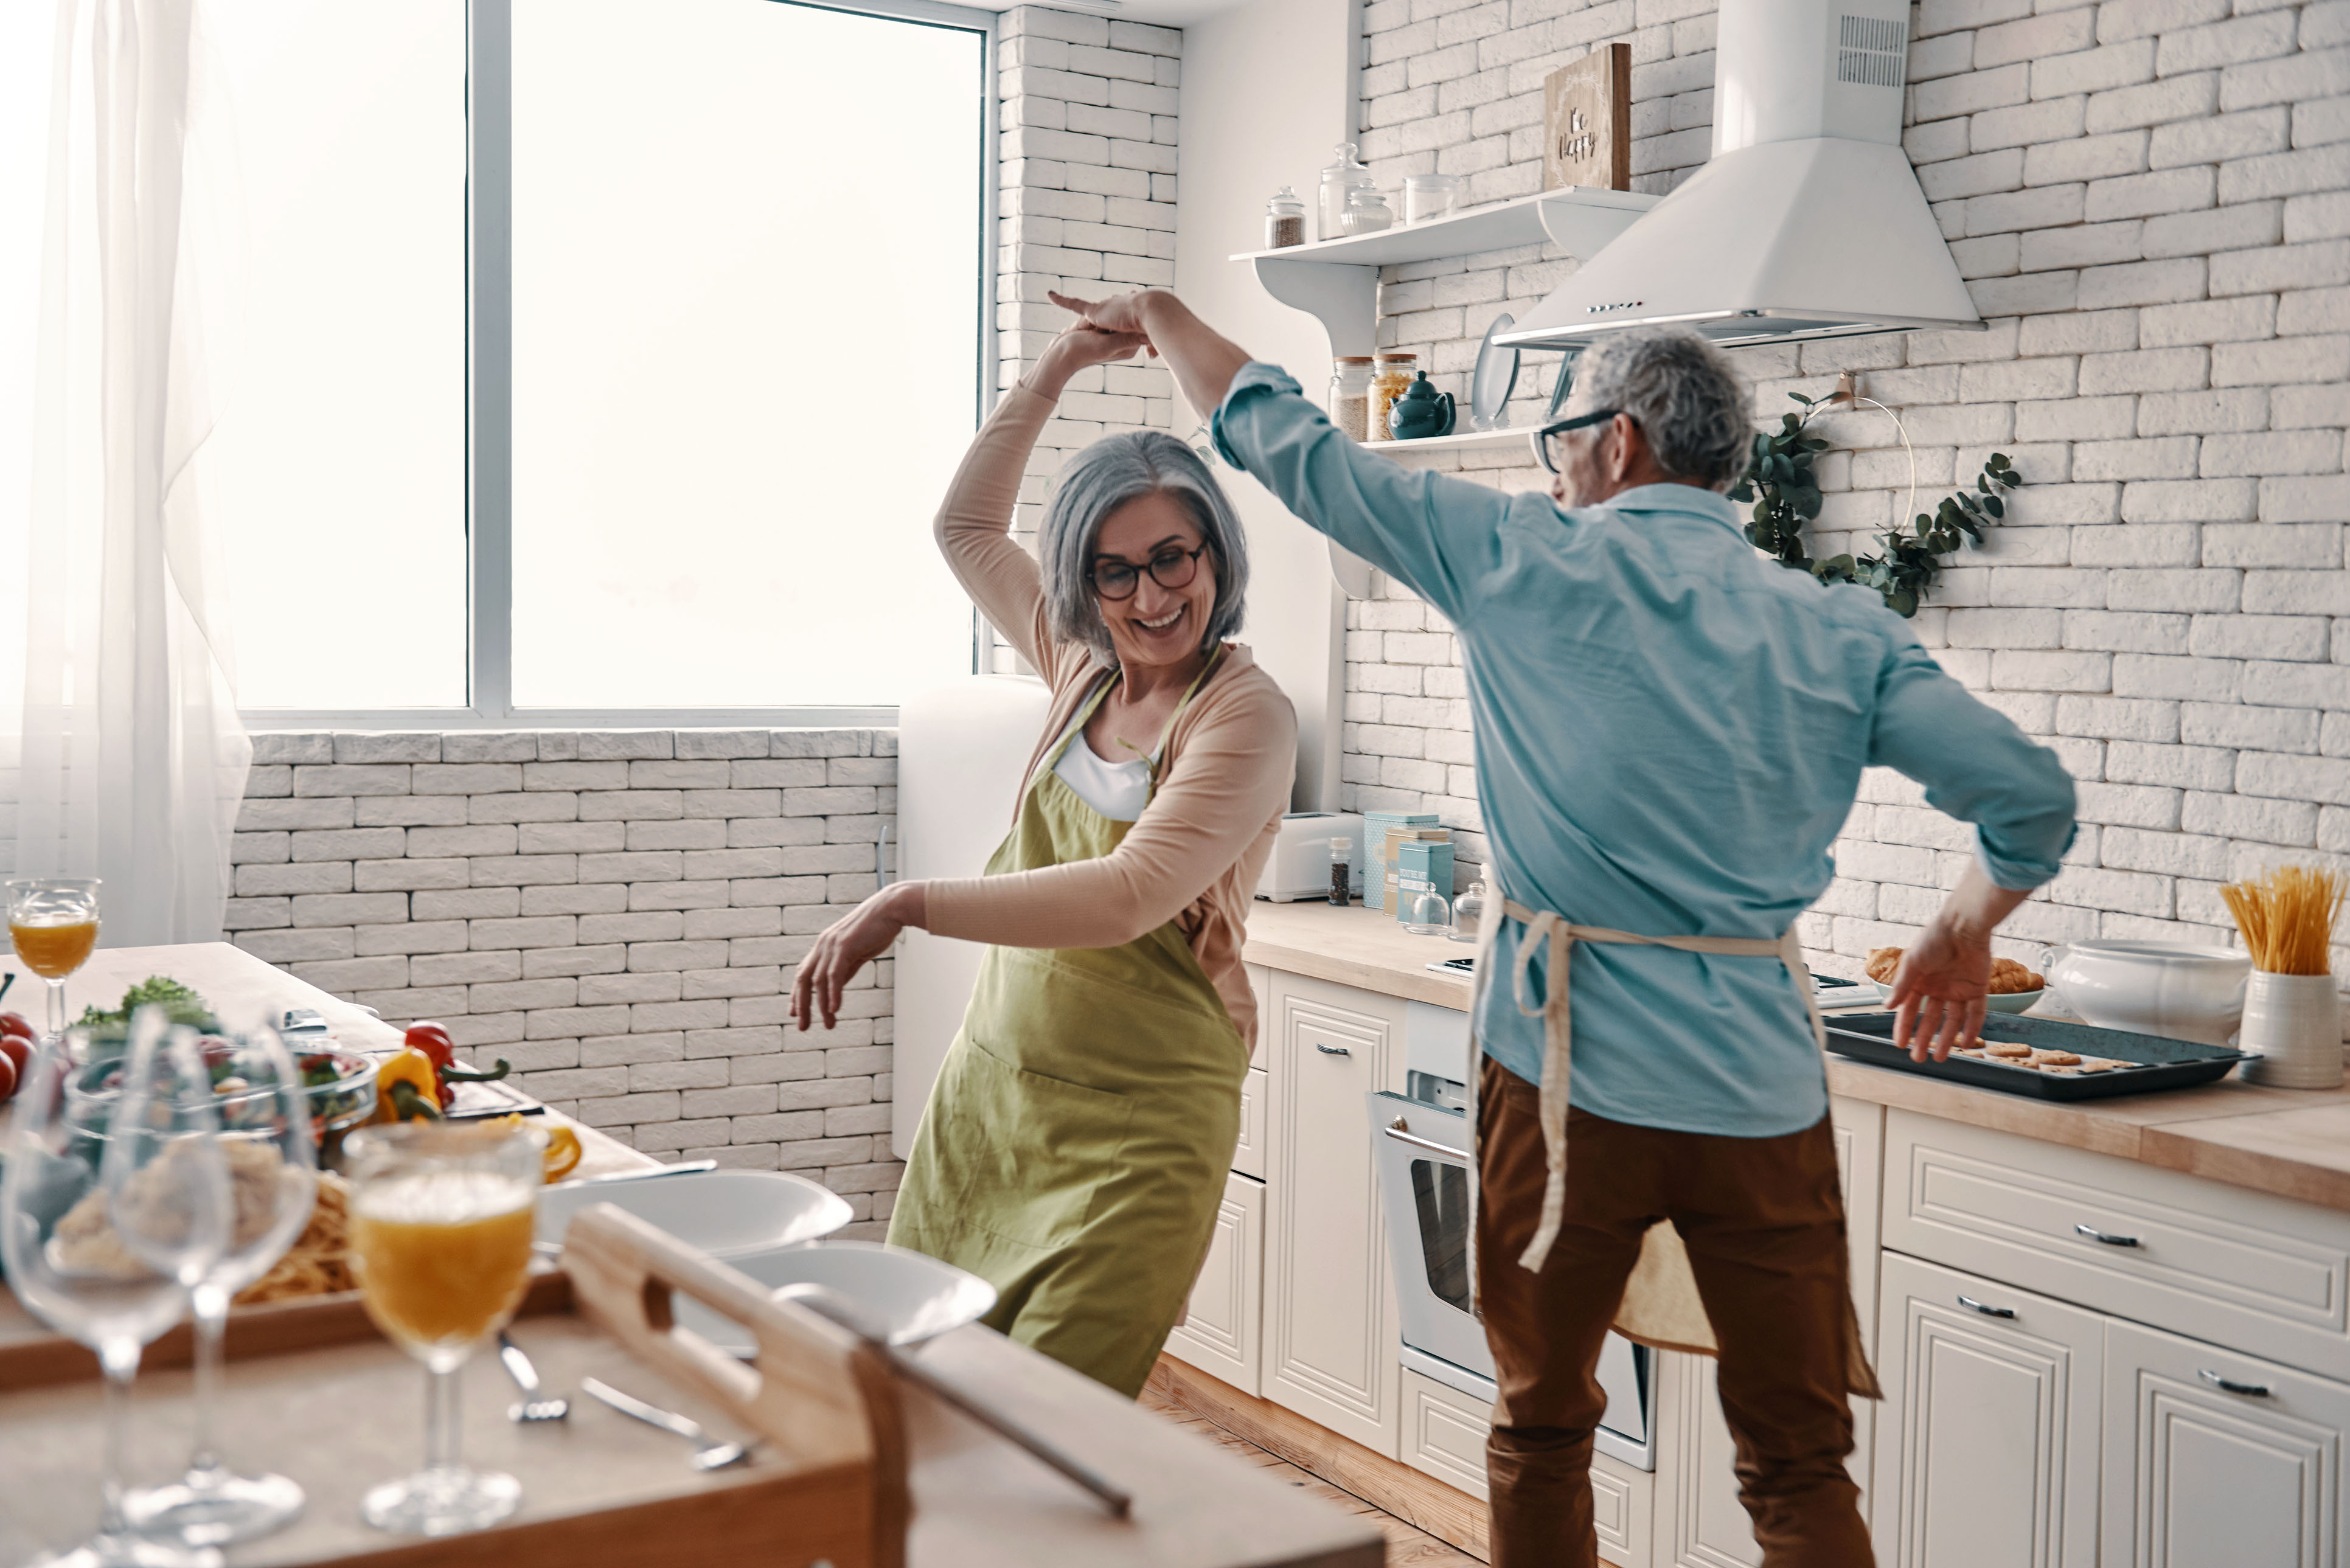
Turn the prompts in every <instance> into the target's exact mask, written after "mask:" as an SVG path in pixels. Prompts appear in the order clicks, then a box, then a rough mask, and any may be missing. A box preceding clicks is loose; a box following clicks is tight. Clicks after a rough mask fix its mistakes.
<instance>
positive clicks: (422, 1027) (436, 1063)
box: [401, 1022, 457, 1070]
mask: <svg viewBox="0 0 2350 1568" xmlns="http://www.w3.org/2000/svg"><path fill="white" fill-rule="evenodd" d="M401 1044H405V1045H407V1046H408V1047H409V1048H410V1049H411V1050H415V1051H421V1052H423V1053H424V1054H426V1055H427V1056H430V1057H432V1065H433V1067H434V1069H435V1070H438V1069H440V1068H442V1067H447V1066H450V1065H452V1064H454V1063H455V1062H456V1060H457V1046H456V1044H455V1042H453V1041H452V1040H451V1039H450V1038H449V1032H448V1031H447V1030H446V1029H443V1028H442V1027H441V1025H439V1024H438V1023H431V1022H425V1023H411V1024H410V1025H409V1026H408V1033H407V1035H406V1037H405V1038H404V1039H403V1041H402V1042H401Z"/></svg>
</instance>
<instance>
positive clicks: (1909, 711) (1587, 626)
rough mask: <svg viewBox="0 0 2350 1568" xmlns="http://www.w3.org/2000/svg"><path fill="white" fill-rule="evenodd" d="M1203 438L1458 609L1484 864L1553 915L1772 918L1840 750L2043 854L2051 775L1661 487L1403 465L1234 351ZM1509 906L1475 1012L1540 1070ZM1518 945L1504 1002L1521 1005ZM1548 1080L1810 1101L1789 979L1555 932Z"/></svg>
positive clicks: (1611, 922)
mask: <svg viewBox="0 0 2350 1568" xmlns="http://www.w3.org/2000/svg"><path fill="white" fill-rule="evenodd" d="M1215 441H1216V447H1217V450H1218V451H1219V452H1222V454H1223V455H1224V457H1225V458H1226V459H1227V461H1229V462H1232V463H1234V464H1235V465H1237V466H1239V467H1242V468H1244V469H1246V470H1247V471H1248V472H1250V473H1252V474H1253V475H1255V476H1256V478H1257V479H1259V480H1260V481H1262V482H1263V483H1264V484H1265V485H1266V486H1267V487H1268V488H1269V489H1271V490H1272V492H1273V493H1274V494H1275V495H1277V496H1279V497H1280V498H1281V500H1282V501H1283V503H1284V504H1286V505H1287V506H1288V507H1289V509H1290V510H1291V511H1292V512H1294V513H1295V514H1297V515H1298V516H1299V517H1301V518H1303V519H1305V522H1306V523H1307V524H1310V525H1311V526H1313V527H1314V528H1315V529H1317V530H1319V531H1320V532H1322V533H1324V534H1326V535H1329V536H1330V537H1331V538H1333V539H1335V540H1336V541H1337V542H1338V543H1339V544H1341V545H1345V546H1346V547H1347V549H1349V550H1352V551H1353V552H1355V554H1357V555H1358V556H1362V557H1364V558H1365V559H1366V560H1368V561H1370V562H1371V563H1372V564H1374V565H1375V566H1378V567H1379V568H1381V569H1382V570H1384V571H1386V572H1388V574H1389V575H1391V576H1394V577H1395V578H1397V580H1399V581H1400V582H1402V583H1405V584H1407V585H1409V587H1411V588H1412V589H1413V591H1415V592H1416V593H1418V594H1419V595H1420V597H1423V598H1425V599H1426V600H1427V601H1428V602H1429V603H1430V605H1432V606H1434V607H1436V608H1437V609H1438V610H1439V611H1440V612H1441V613H1442V614H1443V615H1444V616H1445V617H1446V618H1449V619H1450V620H1451V622H1452V624H1453V626H1454V628H1457V630H1458V633H1459V636H1460V639H1461V653H1462V662H1463V663H1464V664H1465V665H1466V666H1467V676H1468V683H1469V698H1470V703H1471V711H1472V712H1473V714H1474V717H1475V720H1476V758H1477V795H1478V802H1479V805H1481V807H1482V810H1483V813H1484V818H1485V831H1486V833H1487V834H1488V835H1489V836H1490V837H1491V839H1492V852H1493V858H1494V860H1495V862H1496V864H1495V866H1494V867H1492V869H1493V871H1494V872H1495V873H1496V875H1497V877H1498V880H1499V884H1500V885H1501V886H1502V887H1503V888H1506V890H1507V891H1508V893H1509V896H1510V897H1511V898H1514V899H1516V900H1517V901H1518V902H1519V903H1521V904H1523V905H1526V906H1528V907H1530V908H1533V909H1554V910H1556V911H1557V912H1558V913H1559V914H1561V915H1563V916H1565V918H1566V919H1569V920H1572V921H1574V922H1575V923H1576V924H1579V925H1590V926H1603V927H1607V928H1610V929H1616V930H1623V931H1635V932H1638V933H1640V934H1642V935H1646V936H1718V937H1748V938H1765V939H1775V938H1777V937H1778V936H1779V935H1780V933H1782V932H1783V931H1784V930H1785V929H1787V928H1788V927H1789V926H1790V925H1792V924H1793V923H1794V920H1795V919H1796V917H1797V916H1799V915H1801V914H1802V913H1803V912H1804V909H1807V908H1809V907H1810V905H1811V902H1812V900H1813V899H1814V898H1818V897H1819V896H1820V894H1821V892H1822V891H1823V890H1825V888H1826V887H1827V885H1828V882H1829V880H1830V878H1832V877H1834V876H1835V862H1834V860H1833V859H1832V858H1831V857H1830V853H1829V852H1830V849H1831V847H1832V846H1834V844H1835V837H1836V834H1837V832H1838V830H1839V829H1840V828H1841V827H1842V826H1843V825H1844V820H1845V817H1846V815H1847V814H1848V813H1849V812H1850V811H1851V809H1852V805H1853V798H1854V795H1855V793H1856V791H1857V789H1858V787H1859V784H1860V774H1861V770H1862V769H1863V768H1865V767H1870V766H1885V767H1891V768H1895V769H1898V771H1899V772H1901V773H1903V774H1908V776H1909V777H1910V778H1913V779H1916V780H1917V781H1918V782H1919V783H1920V784H1924V785H1925V786H1926V798H1927V800H1928V801H1929V803H1930V804H1931V805H1934V806H1935V807H1937V808H1938V809H1939V810H1941V811H1944V812H1947V813H1949V814H1950V815H1952V816H1955V817H1958V818H1960V819H1962V820H1964V821H1969V822H1972V823H1973V824H1975V825H1976V835H1975V841H1976V854H1977V856H1978V857H1979V858H1980V860H1981V864H1982V866H1983V868H1984V869H1985V870H1986V871H1988V872H1989V873H1990V875H1991V879H1992V880H1993V881H1995V882H1997V883H1998V884H1999V885H2000V886H2002V887H2003V888H2033V887H2037V886H2039V885H2040V884H2041V883H2043V882H2045V881H2047V880H2048V879H2049V878H2050V877H2054V876H2055V874H2056V870H2057V864H2058V858H2059V857H2061V856H2062V855H2063V854H2064V850H2065V849H2066V848H2067V847H2068V846H2070V845H2071V843H2072V839H2073V782H2072V780H2071V779H2070V778H2068V777H2067V776H2066V775H2065V773H2064V767H2063V766H2062V764H2060V763H2058V762H2057V760H2056V757H2055V755H2054V753H2051V752H2050V751H2048V750H2047V749H2045V748H2044V747H2042V746H2038V745H2035V744H2033V742H2032V741H2031V740H2029V739H2028V738H2027V737H2026V736H2025V735H2024V734H2023V732H2022V731H2021V730H2019V729H2017V728H2016V727H2015V725H2014V724H2013V723H2012V722H2010V721H2009V720H2008V719H2007V718H2006V716H2005V715H2003V714H2002V713H2000V712H1998V711H1995V710H1993V709H1991V708H1990V707H1987V706H1986V705H1984V704H1983V703H1981V702H1980V701H1977V700H1976V699H1975V698H1974V697H1973V696H1972V695H1971V694H1970V693H1969V692H1968V691H1967V690H1966V688H1964V687H1963V686H1961V685H1960V684H1959V682H1958V681H1956V680H1952V679H1951V678H1950V676H1948V675H1946V674H1944V673H1943V671H1942V669H1941V667H1940V666H1939V665H1938V664H1936V663H1935V662H1934V660H1933V659H1932V658H1931V656H1929V654H1928V653H1927V651H1926V649H1924V648H1923V647H1922V646H1920V645H1919V643H1918V639H1917V637H1916V635H1915V634H1914V633H1912V632H1911V631H1910V629H1909V628H1908V623H1906V622H1905V621H1903V620H1902V619H1901V618H1899V617H1898V616H1896V615H1894V614H1893V613H1892V612H1891V611H1890V610H1888V609H1887V608H1886V607H1885V606H1884V604H1883V602H1882V601H1881V600H1880V599H1879V598H1878V597H1877V594H1876V592H1875V591H1874V590H1872V589H1868V588H1863V587H1854V586H1850V585H1844V586H1837V587H1827V586H1825V585H1823V584H1821V583H1819V582H1817V581H1815V580H1814V578H1813V577H1811V576H1809V575H1808V574H1806V573H1804V572H1795V571H1790V570H1788V569H1787V568H1786V567H1784V566H1780V565H1778V564H1777V563H1776V562H1774V561H1772V560H1770V559H1768V558H1766V557H1765V556H1762V555H1761V554H1760V553H1758V552H1757V551H1756V550H1755V549H1754V548H1753V547H1752V545H1749V544H1748V543H1747V541H1746V538H1745V535H1743V533H1742V531H1741V530H1740V527H1739V523H1738V516H1737V514H1736V513H1735V512H1734V511H1733V510H1732V509H1731V504H1730V503H1729V502H1728V501H1726V500H1724V499H1723V498H1722V497H1721V496H1720V495H1717V494H1714V493H1711V492H1710V491H1703V490H1699V489H1696V488H1694V487H1692V486H1690V485H1686V484H1651V485H1644V486H1641V487H1639V488H1638V489H1634V490H1628V491H1626V492H1624V493H1621V494H1619V495H1617V496H1616V497H1615V498H1614V499H1613V500H1612V501H1610V502H1609V503H1608V504H1606V505H1604V506H1588V507H1577V508H1575V509H1574V510H1566V509H1564V508H1562V507H1560V506H1559V505H1558V504H1556V503H1555V502H1553V501H1552V500H1551V499H1550V498H1549V497H1548V496H1546V495H1540V494H1535V493H1531V492H1529V493H1520V494H1514V495H1513V494H1509V493H1505V492H1503V491H1499V490H1493V489H1490V488H1488V487H1486V486H1484V485H1482V484H1476V483H1471V482H1470V481H1467V480H1463V479H1459V478H1456V477H1453V476H1451V475H1449V474H1441V473H1430V472H1413V471H1410V470H1407V469H1404V468H1401V467H1399V466H1398V465H1397V464H1395V463H1393V462H1388V460H1387V459H1385V458H1383V457H1380V456H1378V454H1377V453H1375V452H1367V451H1365V450H1364V449H1363V448H1361V447H1359V446H1357V444H1356V443H1355V442H1353V441H1348V440H1347V439H1346V438H1345V437H1344V436H1342V435H1340V434H1339V433H1338V431H1336V428H1334V427H1333V426H1332V425H1331V423H1330V422H1329V421H1328V420H1327V419H1326V418H1324V417H1323V414H1322V411H1321V410H1319V409H1316V408H1315V406H1314V405H1313V404H1312V403H1311V402H1309V401H1307V400H1305V397H1304V396H1302V395H1301V394H1300V393H1299V391H1298V388H1297V383H1296V382H1295V381H1293V380H1292V379H1290V378H1289V377H1288V376H1287V375H1285V374H1284V373H1283V372H1282V370H1281V369H1279V368H1278V367H1276V366H1273V365H1266V364H1251V365H1249V366H1248V367H1246V368H1245V369H1243V370H1242V371H1241V373H1240V375H1239V376H1238V377H1236V378H1235V379H1233V381H1232V389H1231V391H1230V392H1229V393H1228V394H1227V395H1226V397H1225V399H1224V402H1223V406H1222V408H1221V409H1219V410H1217V412H1216V417H1215ZM1521 929H1522V928H1520V927H1519V925H1518V924H1517V922H1515V921H1507V922H1504V924H1503V927H1502V929H1501V932H1500V937H1499V942H1500V945H1499V950H1498V953H1497V959H1498V963H1497V967H1496V970H1495V972H1494V973H1493V974H1492V977H1491V978H1490V981H1489V983H1488V984H1487V985H1486V988H1485V1000H1484V1004H1483V1008H1482V1012H1481V1014H1480V1016H1479V1019H1478V1030H1479V1033H1480V1035H1481V1036H1482V1039H1483V1042H1484V1048H1485V1050H1486V1052H1487V1054H1490V1055H1492V1056H1493V1057H1494V1058H1495V1059H1496V1060H1498V1061H1499V1062H1500V1063H1501V1064H1503V1066H1504V1067H1507V1068H1508V1069H1509V1070H1510V1071H1512V1072H1513V1073H1516V1074H1518V1075H1520V1076H1522V1077H1524V1078H1528V1079H1533V1080H1536V1081H1539V1080H1540V1078H1541V1076H1542V1059H1543V1033H1542V1021H1541V1020H1540V1019H1538V1018H1527V1017H1523V1016H1522V1015H1521V1014H1520V1012H1519V1010H1518V1008H1517V1006H1516V1004H1515V1002H1514V1001H1513V998H1512V995H1511V989H1510V985H1509V976H1510V973H1511V969H1512V965H1513V958H1514V953H1515V950H1516V945H1517V943H1516V939H1517V937H1518V936H1519V934H1520V931H1521ZM1545 958H1546V955H1545V954H1544V952H1542V951H1539V950H1538V951H1537V952H1536V954H1535V957H1534V962H1533V972H1532V974H1531V975H1530V976H1529V980H1528V991H1529V996H1528V999H1527V1000H1528V1004H1529V1005H1539V1003H1540V1002H1541V999H1542V996H1543V995H1544V985H1545V983H1546V978H1547V977H1546V976H1545V974H1544V970H1545V968H1546V963H1545ZM1570 963H1571V965H1572V976H1571V978H1572V980H1573V982H1574V984H1573V991H1572V994H1573V998H1574V1003H1573V1005H1574V1020H1575V1065H1574V1076H1573V1082H1572V1084H1571V1085H1570V1099H1571V1101H1572V1103H1573V1104H1575V1106H1579V1107H1581V1108H1582V1109H1584V1110H1586V1111H1589V1112H1591V1113H1593V1114H1595V1115H1597V1116H1606V1117H1608V1118H1610V1119H1611V1120H1615V1121H1621V1122H1629V1123H1633V1124H1635V1125H1638V1126H1641V1127H1664V1128H1670V1129H1673V1130H1677V1131H1684V1132H1698V1133H1721V1134H1729V1135H1731V1136H1733V1137H1776V1136H1778V1135H1781V1134H1784V1133H1790V1132H1796V1131H1800V1130H1802V1129H1803V1128H1804V1127H1810V1126H1811V1125H1812V1124H1813V1123H1814V1122H1816V1121H1818V1120H1819V1119H1820V1117H1821V1116H1825V1114H1826V1113H1827V1082H1826V1075H1825V1071H1824V1070H1823V1068H1822V1065H1821V1062H1820V1056H1819V1051H1818V1049H1817V1047H1816V1046H1815V1045H1814V1043H1813V1038H1812V1032H1811V1025H1810V1022H1809V1019H1808V1016H1807V1014H1806V1013H1805V1011H1804V1002H1803V998H1802V997H1801V995H1800V994H1799V993H1798V992H1797V990H1796V987H1795V984H1794V981H1792V980H1791V979H1790V978H1789V976H1788V973H1787V971H1786V968H1785V966H1784V965H1783V964H1782V963H1780V962H1779V961H1777V960H1776V959H1770V958H1746V957H1717V956H1713V955H1709V954H1700V953H1685V952H1679V951H1675V950H1670V949H1663V948H1654V947H1627V946H1621V945H1617V946H1604V947H1603V946H1596V945H1594V944H1591V943H1587V942H1586V943H1578V944H1577V945H1576V946H1575V950H1574V956H1573V958H1572V959H1571V960H1570Z"/></svg>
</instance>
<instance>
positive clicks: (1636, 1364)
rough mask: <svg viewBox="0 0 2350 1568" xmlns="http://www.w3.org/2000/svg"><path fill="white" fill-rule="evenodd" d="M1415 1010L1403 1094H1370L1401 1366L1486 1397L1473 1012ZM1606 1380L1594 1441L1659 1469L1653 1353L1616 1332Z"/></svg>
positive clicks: (1488, 1373)
mask: <svg viewBox="0 0 2350 1568" xmlns="http://www.w3.org/2000/svg"><path fill="white" fill-rule="evenodd" d="M1409 1009H1410V1013H1411V1016H1410V1017H1409V1020H1408V1022H1407V1025H1406V1030H1405V1036H1404V1039H1405V1061H1406V1064H1407V1069H1408V1071H1407V1073H1406V1080H1405V1087H1406V1090H1407V1093H1405V1094H1401V1095H1396V1094H1387V1093H1374V1094H1370V1095H1367V1096H1364V1099H1365V1102H1366V1104H1367V1107H1368V1110H1369V1115H1370V1136H1371V1141H1372V1147H1373V1159H1374V1162H1375V1163H1376V1164H1377V1166H1378V1173H1379V1176H1378V1179H1379V1199H1380V1208H1381V1209H1382V1210H1384V1212H1385V1213H1386V1215H1387V1225H1388V1255H1389V1256H1390V1257H1391V1258H1392V1259H1393V1260H1394V1267H1395V1287H1396V1306H1397V1315H1398V1318H1399V1324H1400V1326H1401V1329H1402V1336H1403V1347H1402V1357H1403V1364H1404V1366H1408V1367H1409V1368H1410V1369H1411V1370H1413V1371H1414V1372H1417V1373H1419V1374H1420V1375H1421V1376H1424V1377H1430V1378H1433V1379H1435V1380H1436V1381H1437V1382H1439V1383H1441V1384H1443V1385H1445V1386H1447V1387H1451V1388H1456V1389H1458V1390H1460V1391H1461V1393H1463V1394H1467V1395H1470V1396H1471V1397H1474V1398H1478V1399H1482V1400H1485V1401H1487V1402H1489V1403H1490V1402H1491V1401H1492V1398H1493V1397H1494V1392H1495V1390H1494V1386H1493V1358H1492V1354H1491V1353H1490V1352H1488V1351H1487V1349H1486V1348H1485V1330H1484V1326H1483V1325H1482V1324H1480V1323H1478V1321H1477V1320H1476V1319H1475V1318H1474V1317H1473V1316H1471V1314H1470V1312H1469V1118H1468V1116H1467V1114H1466V1105H1467V1093H1466V1087H1467V1086H1466V1085H1465V1083H1464V1082H1463V1081H1462V1080H1461V1078H1459V1077H1457V1076H1454V1074H1457V1073H1463V1072H1466V1071H1467V1062H1466V1060H1465V1058H1466V1055H1467V1052H1468V1039H1467V1022H1468V1021H1467V1019H1466V1018H1465V1016H1464V1015H1462V1014H1461V1013H1458V1012H1450V1010H1447V1009H1441V1008H1435V1007H1430V1006H1428V1004H1426V1003H1424V1002H1412V1003H1410V1004H1409ZM1455 1057H1459V1058H1461V1060H1459V1061H1455V1060H1454V1059H1453V1058H1455ZM1599 1384H1600V1386H1601V1388H1603V1389H1604V1390H1605V1391H1606V1392H1607V1414H1606V1415H1605V1416H1604V1417H1601V1420H1600V1427H1599V1432H1598V1436H1597V1443H1596V1446H1597V1448H1598V1449H1599V1451H1600V1452H1601V1453H1604V1454H1607V1455H1609V1456H1610V1457H1612V1458H1614V1459H1619V1460H1621V1461H1623V1462H1624V1463H1625V1464H1627V1465H1632V1466H1634V1467H1636V1468H1638V1469H1644V1470H1652V1469H1656V1457H1655V1448H1654V1443H1653V1434H1654V1433H1655V1431H1656V1410H1657V1372H1656V1353H1655V1352H1653V1351H1651V1350H1649V1349H1648V1348H1647V1347H1646V1346H1643V1345H1634V1344H1633V1343H1632V1342H1631V1341H1629V1340H1627V1339H1626V1338H1624V1337H1623V1336H1622V1335H1621V1334H1612V1333H1611V1334H1608V1336H1607V1341H1606V1344H1605V1345H1604V1346H1603V1347H1602V1349H1601V1350H1600V1353H1599Z"/></svg>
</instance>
